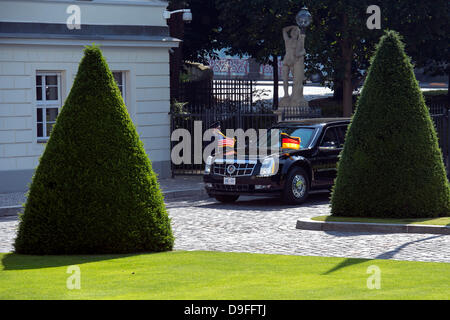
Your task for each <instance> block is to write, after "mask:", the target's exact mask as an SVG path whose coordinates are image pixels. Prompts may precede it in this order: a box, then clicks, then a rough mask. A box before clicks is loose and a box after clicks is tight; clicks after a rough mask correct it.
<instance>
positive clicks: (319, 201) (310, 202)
mask: <svg viewBox="0 0 450 320" xmlns="http://www.w3.org/2000/svg"><path fill="white" fill-rule="evenodd" d="M329 198H330V193H329V192H319V193H314V194H311V195H309V197H308V199H307V200H306V202H305V203H302V204H299V205H292V204H286V203H285V202H283V201H282V200H281V199H279V198H270V197H241V198H239V199H238V200H237V201H236V202H234V203H221V202H218V201H216V200H215V199H214V198H210V201H211V202H209V203H206V204H205V203H199V205H198V207H199V208H211V209H225V210H226V209H230V210H244V211H245V210H260V211H276V210H279V209H283V210H284V209H287V208H298V207H309V206H314V205H324V204H328V203H329V202H330V199H329ZM194 205H195V204H194Z"/></svg>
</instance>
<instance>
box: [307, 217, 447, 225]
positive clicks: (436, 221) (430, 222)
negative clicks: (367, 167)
mask: <svg viewBox="0 0 450 320" xmlns="http://www.w3.org/2000/svg"><path fill="white" fill-rule="evenodd" d="M311 219H312V220H315V221H335V222H367V223H395V224H425V225H435V226H450V217H441V218H434V219H430V218H426V219H423V218H422V219H381V218H360V217H333V216H318V217H314V218H311Z"/></svg>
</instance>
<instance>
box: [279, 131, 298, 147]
mask: <svg viewBox="0 0 450 320" xmlns="http://www.w3.org/2000/svg"><path fill="white" fill-rule="evenodd" d="M281 149H294V150H298V149H300V137H291V136H289V135H288V134H286V133H284V132H282V133H281Z"/></svg>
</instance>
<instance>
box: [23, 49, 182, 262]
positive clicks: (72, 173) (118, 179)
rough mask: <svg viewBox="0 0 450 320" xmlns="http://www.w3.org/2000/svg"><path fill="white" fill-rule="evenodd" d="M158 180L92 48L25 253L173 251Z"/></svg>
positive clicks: (56, 142) (26, 223)
mask: <svg viewBox="0 0 450 320" xmlns="http://www.w3.org/2000/svg"><path fill="white" fill-rule="evenodd" d="M173 242H174V238H173V235H172V230H171V226H170V219H169V218H168V215H167V212H166V210H165V205H164V199H163V195H162V193H161V191H160V189H159V184H158V182H157V179H156V175H155V173H154V172H153V170H152V167H151V163H150V160H149V158H148V156H147V154H146V152H145V150H144V147H143V143H142V142H141V141H140V139H139V136H138V133H137V131H136V128H135V127H134V124H133V122H132V121H131V118H130V116H129V114H128V111H127V109H126V106H125V104H124V102H123V99H122V97H121V94H120V91H119V88H118V87H117V85H116V83H115V81H114V78H113V75H112V73H111V71H110V70H109V67H108V65H107V63H106V61H105V59H104V58H103V56H102V53H101V51H100V49H99V48H98V47H95V46H91V47H86V49H85V50H84V57H83V59H82V60H81V62H80V65H79V69H78V73H77V75H76V78H75V81H74V83H73V87H72V89H71V91H70V94H69V96H68V97H67V99H66V101H65V104H64V106H63V107H62V109H61V112H60V114H59V115H58V117H57V120H56V124H55V125H54V127H53V130H52V133H51V136H50V139H49V141H48V143H47V146H46V148H45V151H44V153H43V155H42V157H41V159H40V162H39V166H38V167H37V169H36V172H35V175H34V177H33V180H32V183H31V186H30V191H29V194H28V198H27V202H26V205H25V210H24V213H23V215H22V216H21V221H20V224H19V229H18V235H17V239H16V241H15V250H16V252H17V253H25V254H100V253H127V252H142V251H151V252H157V251H167V250H171V249H172V247H173Z"/></svg>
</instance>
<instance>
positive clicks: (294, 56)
mask: <svg viewBox="0 0 450 320" xmlns="http://www.w3.org/2000/svg"><path fill="white" fill-rule="evenodd" d="M283 39H284V44H285V47H286V55H285V56H284V59H283V67H282V77H283V89H284V97H283V98H281V100H280V103H279V106H280V107H289V106H292V107H299V106H301V107H305V106H308V102H307V101H306V100H305V98H304V97H303V80H304V79H305V64H304V57H305V54H306V52H305V35H304V34H303V33H301V32H300V28H299V27H297V26H288V27H285V28H283ZM289 73H292V76H293V79H294V85H293V87H292V94H291V95H289Z"/></svg>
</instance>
